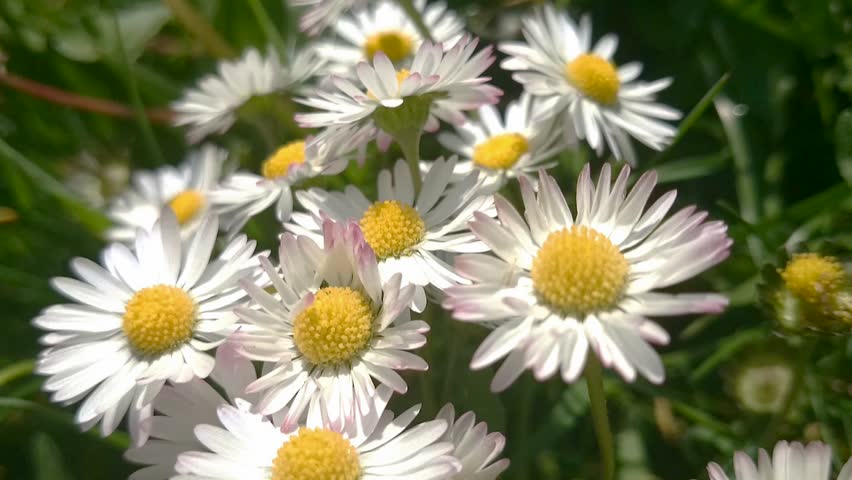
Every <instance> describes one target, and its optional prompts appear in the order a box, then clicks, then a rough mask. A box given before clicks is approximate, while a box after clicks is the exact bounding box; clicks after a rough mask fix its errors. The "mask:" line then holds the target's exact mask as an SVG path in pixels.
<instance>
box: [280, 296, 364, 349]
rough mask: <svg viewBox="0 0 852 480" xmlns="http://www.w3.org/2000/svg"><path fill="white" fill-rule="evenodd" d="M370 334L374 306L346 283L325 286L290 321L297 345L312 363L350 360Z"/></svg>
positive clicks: (362, 346)
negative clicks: (371, 306)
mask: <svg viewBox="0 0 852 480" xmlns="http://www.w3.org/2000/svg"><path fill="white" fill-rule="evenodd" d="M372 335H373V310H372V309H371V308H370V300H369V299H368V298H367V297H366V296H364V294H362V293H360V292H357V291H355V290H353V289H351V288H349V287H325V288H322V289H320V291H318V292H317V293H316V296H315V298H314V303H313V304H312V305H311V306H309V307H308V308H306V309H304V310H302V311H301V312H300V313H299V314H298V315H297V316H296V320H295V321H294V322H293V337H294V340H295V342H296V348H298V349H299V351H300V352H302V355H304V356H305V357H306V358H307V359H308V360H309V361H310V362H311V363H313V364H316V365H335V364H338V363H342V362H345V361H348V360H351V359H352V357H354V356H355V354H357V353H358V352H360V351H361V350H363V349H364V347H366V346H367V342H369V341H370V338H371V337H372Z"/></svg>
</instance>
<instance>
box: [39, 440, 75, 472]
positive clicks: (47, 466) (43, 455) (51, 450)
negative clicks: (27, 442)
mask: <svg viewBox="0 0 852 480" xmlns="http://www.w3.org/2000/svg"><path fill="white" fill-rule="evenodd" d="M31 452H32V464H33V473H34V475H33V479H34V480H72V479H73V477H72V476H71V475H69V474H68V473H67V470H66V468H65V465H64V463H63V461H62V452H61V451H60V450H59V446H58V445H57V444H56V442H55V441H54V440H53V439H52V438H50V437H49V436H47V435H46V434H44V433H41V432H39V433H36V434H35V435H34V436H33V440H32V448H31Z"/></svg>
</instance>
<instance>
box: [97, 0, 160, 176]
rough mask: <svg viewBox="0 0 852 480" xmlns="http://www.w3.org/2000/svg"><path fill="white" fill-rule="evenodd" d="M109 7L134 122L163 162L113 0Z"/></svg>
mask: <svg viewBox="0 0 852 480" xmlns="http://www.w3.org/2000/svg"><path fill="white" fill-rule="evenodd" d="M110 7H111V11H112V12H111V13H112V25H113V29H114V30H115V41H116V47H117V48H118V54H119V56H120V57H121V58H120V60H121V67H122V70H124V72H123V73H124V77H125V82H126V83H127V89H128V91H129V93H130V101H131V103H132V104H133V111H134V113H135V117H136V122H137V123H138V124H139V129H140V130H141V131H142V138H144V139H145V146H146V147H147V148H148V150H149V152H150V154H151V155H153V156H154V158H155V159H157V160H158V162H159V163H161V164H165V163H166V159H165V157H164V156H163V152H162V151H161V150H160V146H159V145H158V144H157V139H156V138H155V137H154V130H153V129H152V128H151V122H150V121H149V120H148V115H147V114H146V112H145V105H144V104H143V103H142V96H141V95H139V85H137V84H136V77H134V76H133V67H132V65H131V64H130V59H129V58H128V57H127V50H125V48H124V40H122V34H121V27H120V25H119V24H118V15H117V14H116V12H115V5H114V0H113V1H112V2H110Z"/></svg>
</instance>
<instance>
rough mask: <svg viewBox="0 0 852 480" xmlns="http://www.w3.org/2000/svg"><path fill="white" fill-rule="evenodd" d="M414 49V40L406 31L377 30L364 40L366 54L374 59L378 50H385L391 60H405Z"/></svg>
mask: <svg viewBox="0 0 852 480" xmlns="http://www.w3.org/2000/svg"><path fill="white" fill-rule="evenodd" d="M413 51H414V40H413V39H412V38H411V36H410V35H408V34H407V33H405V32H402V31H399V30H388V31H384V32H377V33H374V34H372V35H370V36H369V37H367V40H366V41H365V42H364V56H365V57H367V58H368V59H370V60H372V59H373V56H374V55H376V53H377V52H384V53H385V55H387V56H388V58H389V59H390V61H391V62H394V63H396V62H399V61H401V60H405V59H406V58H408V56H409V55H411V54H412V52H413Z"/></svg>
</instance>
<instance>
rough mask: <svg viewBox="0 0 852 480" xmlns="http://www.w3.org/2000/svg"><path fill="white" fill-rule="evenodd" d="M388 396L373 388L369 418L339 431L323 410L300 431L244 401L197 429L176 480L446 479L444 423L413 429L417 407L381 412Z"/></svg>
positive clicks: (449, 462) (451, 469) (453, 465)
mask: <svg viewBox="0 0 852 480" xmlns="http://www.w3.org/2000/svg"><path fill="white" fill-rule="evenodd" d="M390 396H391V391H390V389H389V388H387V387H379V388H378V389H377V390H376V393H375V395H374V396H373V397H372V398H369V399H367V401H369V402H370V403H371V404H372V405H371V406H370V408H369V410H370V411H373V412H375V414H374V415H371V416H369V417H365V418H359V419H356V420H353V421H352V422H348V423H346V424H345V425H343V426H337V425H334V423H333V422H331V421H330V420H329V419H328V418H327V417H326V416H325V415H324V412H321V411H319V410H318V411H317V412H316V414H315V415H310V416H309V417H308V419H307V423H306V425H305V426H304V427H302V428H300V429H298V430H296V431H292V432H287V431H286V430H282V428H281V425H280V423H279V422H277V421H276V420H274V419H273V420H272V421H270V419H268V418H266V417H264V416H262V415H259V414H255V413H251V404H249V403H247V402H245V401H241V400H238V401H237V402H236V406H231V405H223V406H221V407H219V409H218V415H219V420H218V422H216V423H213V424H207V425H199V426H198V427H196V429H195V434H196V436H197V437H198V440H199V442H201V443H202V444H204V446H205V447H206V449H205V450H204V451H192V452H186V453H183V454H181V455H180V456H179V457H178V461H177V465H176V466H175V469H176V470H177V471H178V473H180V474H182V475H181V476H179V477H175V478H181V479H183V480H383V479H389V478H396V479H402V478H411V479H417V480H443V479H450V478H453V475H454V474H455V473H456V472H458V471H459V468H460V466H459V462H458V461H457V460H456V459H455V458H454V457H452V456H451V452H452V450H453V445H452V444H451V443H449V442H446V441H441V437H442V435H444V432H446V431H447V422H446V421H444V420H432V421H429V422H423V423H420V424H418V425H415V426H413V427H410V428H409V426H410V425H411V422H412V421H414V418H415V417H416V416H417V413H418V412H419V410H420V406H419V405H416V406H414V407H412V408H410V409H408V410H406V411H405V412H403V414H402V415H400V416H398V417H394V415H393V413H392V412H390V411H388V410H385V408H386V406H387V401H388V399H389V398H390Z"/></svg>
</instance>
